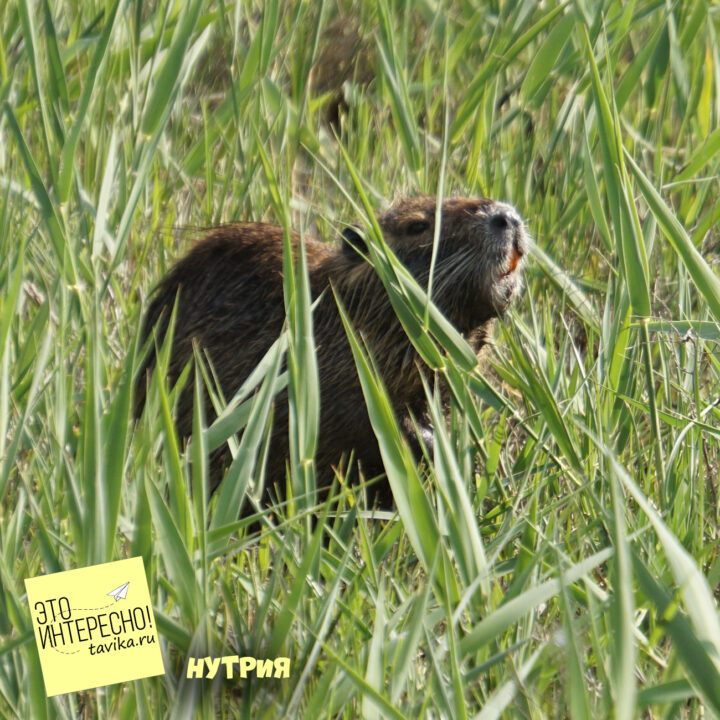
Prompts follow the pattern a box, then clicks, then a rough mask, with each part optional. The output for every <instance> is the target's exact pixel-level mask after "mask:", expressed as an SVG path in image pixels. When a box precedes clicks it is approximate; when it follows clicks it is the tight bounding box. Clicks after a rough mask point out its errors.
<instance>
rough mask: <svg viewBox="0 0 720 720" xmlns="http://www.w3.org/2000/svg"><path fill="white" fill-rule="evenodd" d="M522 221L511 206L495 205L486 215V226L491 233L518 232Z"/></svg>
mask: <svg viewBox="0 0 720 720" xmlns="http://www.w3.org/2000/svg"><path fill="white" fill-rule="evenodd" d="M522 224H523V221H522V219H521V218H520V216H519V215H518V213H517V210H515V208H514V207H512V205H506V204H505V203H495V204H494V205H493V206H492V207H491V208H490V212H489V213H488V225H489V226H490V229H491V230H492V231H493V232H496V233H498V234H504V233H506V232H507V231H511V232H514V231H515V230H519V229H520V227H521V226H522Z"/></svg>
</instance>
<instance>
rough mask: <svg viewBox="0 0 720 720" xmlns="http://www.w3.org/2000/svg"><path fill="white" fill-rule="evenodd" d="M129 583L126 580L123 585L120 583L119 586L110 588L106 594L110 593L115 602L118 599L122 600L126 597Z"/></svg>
mask: <svg viewBox="0 0 720 720" xmlns="http://www.w3.org/2000/svg"><path fill="white" fill-rule="evenodd" d="M129 584H130V583H129V582H126V583H125V584H124V585H121V586H120V587H116V588H115V589H114V590H111V591H110V592H109V593H107V594H108V595H112V597H114V598H115V602H117V601H118V600H121V599H122V600H124V599H125V598H126V597H127V591H128V585H129Z"/></svg>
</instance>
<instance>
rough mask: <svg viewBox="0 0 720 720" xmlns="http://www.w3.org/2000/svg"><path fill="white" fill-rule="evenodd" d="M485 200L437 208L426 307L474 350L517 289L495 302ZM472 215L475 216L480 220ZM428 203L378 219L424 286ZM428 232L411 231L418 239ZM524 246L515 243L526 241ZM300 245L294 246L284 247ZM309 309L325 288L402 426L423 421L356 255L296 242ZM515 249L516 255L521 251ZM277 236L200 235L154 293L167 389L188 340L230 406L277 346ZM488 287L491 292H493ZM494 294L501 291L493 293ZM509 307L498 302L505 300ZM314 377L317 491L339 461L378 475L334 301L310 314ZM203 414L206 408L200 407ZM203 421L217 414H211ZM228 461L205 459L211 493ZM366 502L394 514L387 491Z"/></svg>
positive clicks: (248, 227) (276, 434)
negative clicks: (167, 337)
mask: <svg viewBox="0 0 720 720" xmlns="http://www.w3.org/2000/svg"><path fill="white" fill-rule="evenodd" d="M491 205H492V201H490V200H483V199H475V200H470V199H465V198H454V199H447V200H445V201H444V204H443V214H442V229H441V241H440V245H439V249H438V256H437V264H436V268H435V274H434V280H433V283H434V284H433V300H434V301H435V303H436V304H437V305H438V307H439V308H440V309H441V310H442V311H443V312H444V314H445V315H446V316H447V317H448V318H449V319H450V320H451V321H452V322H453V323H454V325H455V326H456V327H457V328H458V329H459V330H460V331H461V332H462V333H464V335H465V337H466V338H467V339H468V341H469V342H470V344H471V345H472V347H473V349H474V350H475V351H479V350H480V348H481V347H482V345H483V344H484V343H485V341H486V337H487V334H488V332H489V330H490V328H491V324H492V322H493V318H494V317H495V316H497V314H498V313H499V312H501V311H502V309H503V307H498V303H499V304H500V305H501V306H504V304H506V303H507V301H509V300H510V298H511V296H512V295H513V294H514V292H515V291H516V290H517V286H516V285H512V287H511V286H510V284H509V283H506V284H508V288H505V286H504V285H503V286H502V288H501V292H500V297H501V299H500V301H498V299H497V297H498V290H497V288H495V290H494V294H493V293H492V292H491V286H492V285H493V283H495V281H494V280H493V279H492V278H494V277H496V276H497V275H498V273H499V272H500V271H502V270H507V265H508V263H509V260H508V248H507V247H506V246H503V245H502V243H501V242H498V241H497V240H493V241H492V242H491V241H490V236H489V234H488V232H487V231H486V227H485V225H484V224H483V223H484V222H485V221H484V220H483V218H482V217H481V215H482V213H483V211H484V209H485V208H488V207H490V206H491ZM478 213H480V216H479V215H478ZM434 218H435V199H434V198H415V199H404V200H400V201H398V202H397V203H396V204H395V205H394V206H393V207H392V208H391V209H390V210H388V211H387V212H385V213H383V214H381V215H379V216H378V221H379V223H380V226H381V228H382V230H383V235H384V237H385V239H386V240H387V241H388V243H389V244H390V245H391V247H392V248H393V250H394V252H395V253H396V255H397V256H398V258H399V259H400V260H401V261H402V262H403V263H404V265H405V266H406V267H407V268H408V269H409V270H410V271H411V272H412V273H413V275H414V276H415V277H416V279H417V280H418V281H419V282H420V283H421V284H426V283H427V279H428V274H429V273H428V271H429V266H430V257H431V253H432V244H433V227H434ZM424 225H427V228H425V229H422V231H421V232H417V231H418V229H419V228H422V227H423V226H424ZM523 242H524V240H523ZM297 243H298V237H297V235H296V234H293V236H292V244H293V248H297ZM305 247H306V255H307V262H308V270H309V276H310V283H311V290H312V295H313V298H317V297H318V296H319V295H320V293H322V292H323V290H326V289H329V285H330V284H332V286H333V287H334V289H335V291H336V292H337V294H338V295H339V297H340V298H341V299H342V302H343V305H344V307H345V308H346V310H347V312H348V314H349V316H350V318H351V320H352V323H353V325H354V327H355V330H356V332H358V333H359V334H361V335H362V336H363V337H364V339H365V341H366V343H367V344H368V346H369V347H370V349H371V351H372V354H373V358H374V360H375V363H376V366H377V367H378V368H379V370H380V372H381V374H382V377H383V380H384V383H385V386H386V388H387V390H388V393H389V397H390V399H391V401H392V404H393V407H394V410H395V412H396V414H397V416H398V417H399V418H400V419H401V422H402V423H403V426H404V427H405V428H406V429H409V428H410V427H411V426H412V423H411V422H410V421H409V418H410V415H411V414H412V416H414V417H415V418H417V419H422V417H423V415H424V412H425V407H426V404H425V394H424V390H423V387H422V382H421V374H420V372H419V370H418V367H419V366H421V365H422V363H421V361H420V360H419V357H418V356H417V353H416V352H415V350H414V348H413V347H412V345H411V343H410V341H409V340H408V338H407V336H406V334H405V332H404V330H403V329H402V326H401V325H400V322H399V321H398V319H397V317H396V315H395V312H394V311H393V309H392V307H391V305H390V301H389V299H388V296H387V293H386V291H385V289H384V287H383V285H382V282H381V281H380V279H379V277H378V276H377V274H376V273H375V271H374V269H373V267H372V266H371V265H370V264H369V263H367V262H365V261H364V260H363V259H362V258H361V257H360V256H359V255H358V254H357V253H354V252H352V251H348V250H347V248H346V249H345V250H342V249H338V248H337V247H334V246H332V245H329V244H326V243H322V242H319V241H317V240H313V239H310V238H306V239H305ZM523 248H524V246H523ZM282 264H283V231H282V229H281V228H280V227H277V226H274V225H268V224H264V223H237V224H232V225H225V226H221V227H218V228H214V229H212V230H209V231H207V233H206V235H205V237H204V238H203V239H202V240H201V241H200V242H199V243H198V244H197V245H196V246H195V247H194V248H193V249H192V250H191V251H190V252H189V253H188V254H187V255H186V256H185V257H184V258H183V259H181V260H180V261H179V262H178V263H177V264H176V265H175V266H174V268H173V269H172V270H171V271H170V273H169V274H168V275H167V276H166V277H165V279H164V280H162V282H161V283H160V284H159V285H158V287H157V289H156V291H155V293H154V296H153V300H152V303H151V305H150V307H149V309H148V312H147V314H146V317H145V320H144V330H143V335H144V336H145V337H147V335H148V334H149V333H150V332H151V329H152V328H153V327H155V328H156V337H157V341H158V343H159V342H161V340H162V338H163V336H164V333H165V330H166V327H167V319H168V317H169V315H170V313H171V311H172V308H173V305H174V303H175V300H176V297H177V296H178V293H179V301H178V312H177V319H176V325H175V335H174V345H173V351H172V356H171V361H170V368H169V375H170V379H171V380H172V381H175V380H177V378H178V376H179V375H180V373H181V372H182V370H183V368H184V367H185V366H186V364H187V362H188V360H190V359H191V357H192V352H193V349H192V346H193V342H194V341H197V343H198V344H199V346H200V347H201V348H203V349H204V350H205V351H206V352H207V354H208V355H209V357H210V360H211V362H212V366H213V368H214V371H215V373H216V374H217V377H218V379H219V381H220V385H221V387H222V389H223V392H224V394H225V396H226V398H228V399H230V398H231V397H232V396H233V394H234V393H235V392H236V391H237V389H238V388H239V387H240V385H241V384H242V382H243V381H244V380H245V379H246V378H247V376H248V375H249V374H250V372H251V371H252V370H253V369H254V368H255V366H256V365H257V364H258V362H259V361H260V360H261V359H262V357H263V356H264V355H265V353H266V352H267V350H268V349H269V347H270V345H271V344H272V343H273V342H274V341H275V340H276V339H277V337H278V336H279V334H280V332H281V330H282V327H283V323H284V321H285V306H284V300H283V279H282ZM496 284H497V283H496ZM500 285H502V283H500ZM505 296H507V297H505ZM313 327H314V334H315V343H316V348H317V362H318V369H319V376H320V388H321V398H320V408H321V412H320V427H319V436H318V449H317V455H316V467H317V470H318V482H319V483H328V482H329V480H330V479H331V478H332V467H333V466H337V464H338V463H339V461H340V460H341V456H343V455H345V456H346V457H347V456H348V455H349V453H350V451H354V452H355V457H356V458H357V459H358V460H359V462H360V464H361V467H362V469H363V472H364V474H365V476H366V477H373V476H374V475H377V474H380V473H382V472H383V466H382V461H381V457H380V453H379V450H378V446H377V442H376V439H375V436H374V434H373V431H372V427H371V425H370V420H369V418H368V414H367V409H366V406H365V401H364V398H363V394H362V390H361V387H360V384H359V382H358V378H357V372H356V369H355V364H354V361H353V357H352V354H351V351H350V347H349V344H348V342H347V338H346V335H345V331H344V329H343V326H342V323H341V321H340V317H339V314H338V311H337V306H336V303H335V299H334V297H333V294H332V292H330V291H329V290H328V292H326V293H325V295H324V296H323V298H322V300H321V301H320V303H319V305H318V306H317V307H316V308H315V310H314V313H313ZM154 360H155V358H154V355H153V354H152V353H151V355H150V357H149V359H148V361H147V364H146V367H145V371H146V372H143V373H142V374H141V377H140V379H139V382H138V385H137V389H136V395H137V403H136V413H138V414H139V412H140V411H141V409H142V406H143V404H144V399H145V386H146V374H147V373H149V372H150V370H152V367H153V366H154ZM208 405H209V403H206V407H208ZM207 412H208V421H211V420H212V419H213V417H214V415H213V414H212V412H211V408H209V407H208V409H207ZM192 416H193V396H192V388H191V387H189V388H186V389H185V390H184V391H183V393H182V394H181V397H180V400H179V407H178V413H177V427H178V431H179V433H180V435H181V436H182V437H183V438H187V437H189V436H190V434H191V431H192ZM287 428H288V406H287V395H286V393H285V392H283V393H282V394H281V395H279V396H278V397H277V398H276V401H275V418H274V425H273V430H272V438H271V450H270V453H269V461H268V467H267V478H268V482H269V483H270V484H272V483H279V485H280V487H284V478H285V463H286V458H287V456H288V438H287ZM228 461H229V451H228V450H227V446H223V447H222V448H219V449H218V450H217V451H216V452H215V453H214V455H213V459H212V466H213V469H212V482H213V484H214V485H216V484H217V483H218V482H219V480H220V479H221V474H222V467H223V466H224V465H226V464H227V462H228ZM378 487H379V489H378V491H377V492H376V493H375V495H374V499H375V500H376V501H377V502H378V503H379V504H380V505H383V506H388V505H390V504H391V501H392V500H391V496H390V493H389V487H388V486H387V483H384V484H383V483H381V484H380V485H379V486H378Z"/></svg>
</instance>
